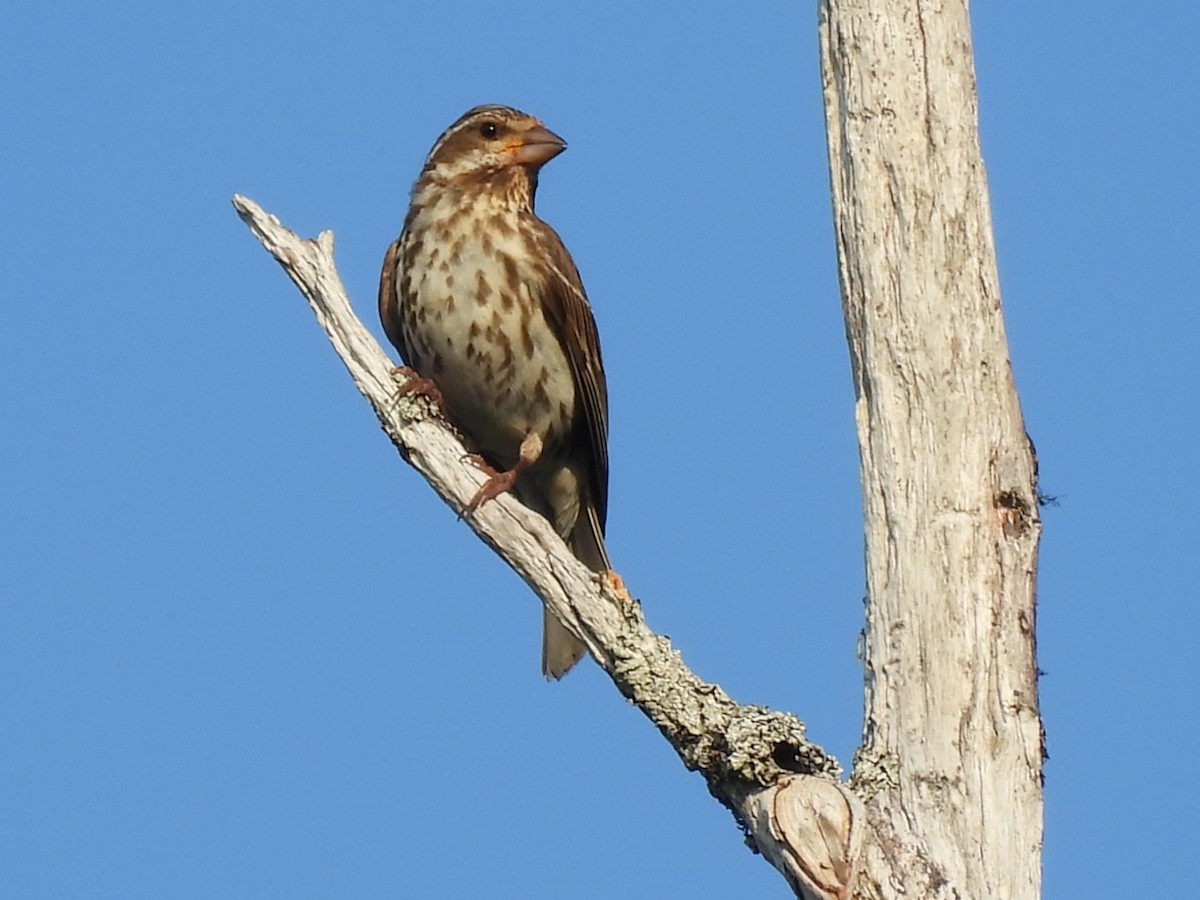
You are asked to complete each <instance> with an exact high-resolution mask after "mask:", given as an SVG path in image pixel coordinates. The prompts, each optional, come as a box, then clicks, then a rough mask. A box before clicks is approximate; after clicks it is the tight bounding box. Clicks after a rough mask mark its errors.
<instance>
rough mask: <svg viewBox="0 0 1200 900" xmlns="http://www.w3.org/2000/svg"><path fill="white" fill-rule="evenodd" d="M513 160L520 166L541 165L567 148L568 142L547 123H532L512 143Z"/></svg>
mask: <svg viewBox="0 0 1200 900" xmlns="http://www.w3.org/2000/svg"><path fill="white" fill-rule="evenodd" d="M510 149H511V151H512V155H513V162H514V163H515V164H516V165H519V166H540V165H542V164H544V163H547V162H549V161H550V160H552V159H554V157H556V156H558V154H560V153H562V152H563V151H564V150H566V149H567V142H566V141H564V140H563V139H562V138H560V137H559V136H558V135H557V134H555V133H554V132H553V131H551V130H550V129H549V128H547V127H546V126H545V125H541V124H538V125H532V126H530V127H529V128H526V129H525V130H524V131H522V132H521V133H520V134H519V135H517V136H516V138H515V139H514V140H513V142H512V145H511V148H510Z"/></svg>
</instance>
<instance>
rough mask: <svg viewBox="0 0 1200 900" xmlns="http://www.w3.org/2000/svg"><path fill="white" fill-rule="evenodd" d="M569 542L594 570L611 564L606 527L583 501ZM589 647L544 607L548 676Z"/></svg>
mask: <svg viewBox="0 0 1200 900" xmlns="http://www.w3.org/2000/svg"><path fill="white" fill-rule="evenodd" d="M567 544H568V545H569V546H570V548H571V552H572V553H574V554H575V558H576V559H578V560H579V561H580V562H581V563H583V564H584V565H585V566H587V567H588V568H589V569H591V570H592V571H593V572H606V571H608V570H609V569H611V568H612V564H611V563H610V562H609V561H608V551H607V550H606V549H605V547H604V530H603V529H602V528H601V527H600V521H599V519H598V518H597V516H596V510H595V508H594V507H593V506H592V505H591V504H590V503H586V504H584V506H583V508H582V509H581V510H580V511H579V517H578V519H576V521H575V527H574V528H572V529H571V534H570V535H569V537H568V538H567ZM585 650H587V647H586V646H584V643H583V641H581V640H579V639H578V638H577V637H575V636H574V635H573V634H571V632H569V631H567V629H566V626H564V625H563V624H562V623H561V622H560V621H558V618H557V617H556V616H555V615H554V613H552V612H550V610H548V609H547V610H545V611H544V613H543V617H542V674H543V675H545V676H546V677H547V678H552V679H555V680H557V679H559V678H562V677H563V676H564V675H566V674H567V672H569V671H570V670H571V667H572V666H574V665H575V663H577V662H579V660H580V659H581V658H582V657H583V654H584V651H585Z"/></svg>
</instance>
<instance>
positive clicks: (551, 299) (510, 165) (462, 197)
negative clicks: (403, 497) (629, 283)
mask: <svg viewBox="0 0 1200 900" xmlns="http://www.w3.org/2000/svg"><path fill="white" fill-rule="evenodd" d="M566 146H567V145H566V143H565V142H564V141H563V140H562V138H560V137H559V136H558V135H556V134H554V132H552V131H550V130H549V129H547V128H546V127H545V126H544V125H542V123H541V122H540V121H538V120H537V119H535V118H533V117H532V116H529V115H526V114H525V113H523V112H519V111H517V110H515V109H510V108H509V107H506V106H477V107H475V108H474V109H472V110H470V111H469V112H467V113H465V114H464V115H463V116H462V117H461V118H460V119H459V120H458V121H457V122H455V123H454V124H453V125H451V126H450V127H449V128H448V129H446V131H445V133H444V134H442V136H441V137H439V138H438V139H437V141H436V143H434V145H433V149H432V150H430V151H429V156H428V157H427V158H426V160H425V165H424V167H423V168H422V169H421V174H420V176H419V177H418V178H417V181H416V184H414V185H413V189H412V200H411V203H410V205H409V208H408V215H407V216H406V217H405V219H404V230H403V231H402V232H401V233H400V237H399V238H397V239H396V241H395V242H394V243H393V244H392V245H391V246H390V247H389V248H388V252H387V257H386V258H385V259H384V261H383V274H382V276H381V279H380V283H379V315H380V318H381V319H382V321H383V329H384V331H385V332H387V336H388V339H389V340H390V341H391V342H392V343H393V344H394V345H395V347H396V349H397V350H399V351H400V356H401V357H402V358H403V360H404V362H405V364H406V365H408V366H409V367H411V368H412V369H413V370H414V371H415V372H416V374H417V376H419V379H424V380H427V382H432V385H431V386H430V385H428V384H426V389H427V390H430V391H432V390H433V389H434V388H436V392H437V393H438V394H440V397H441V400H442V403H443V404H444V407H445V409H446V412H447V414H448V415H449V417H450V418H451V420H452V421H453V422H454V423H455V424H456V425H457V426H458V427H459V428H460V429H461V430H462V431H463V433H464V435H465V436H466V438H467V439H468V441H469V442H470V443H472V444H474V449H476V450H478V451H479V452H480V454H481V455H482V456H483V458H484V459H485V460H486V462H487V464H488V466H489V467H490V471H489V476H490V477H489V478H488V480H487V482H486V483H485V484H484V485H483V487H482V488H480V490H479V493H478V494H476V496H475V498H474V499H473V500H472V502H471V504H470V506H469V509H474V508H476V507H478V506H479V505H480V504H481V503H484V502H486V501H487V500H489V499H491V498H493V497H496V496H498V495H499V494H502V493H504V492H505V491H507V490H510V489H511V490H512V492H513V493H514V494H515V495H516V497H517V498H518V499H519V500H520V501H521V502H522V503H523V504H525V505H526V506H528V507H529V508H530V509H532V510H534V511H536V512H538V513H540V514H541V515H543V516H545V517H546V518H547V519H548V520H549V521H550V522H551V524H552V525H553V526H554V528H555V530H556V531H557V532H558V533H559V534H560V535H561V536H562V537H563V539H564V540H565V541H566V542H567V545H568V546H569V547H570V548H571V551H572V552H573V553H574V554H575V556H576V557H577V558H578V559H579V560H580V561H581V562H582V563H584V564H585V565H586V566H588V568H590V569H592V570H593V571H596V572H604V571H607V570H608V569H610V568H611V566H610V564H609V561H608V553H607V552H606V550H605V548H604V520H605V512H606V506H607V501H608V393H607V388H606V386H605V381H604V366H603V363H602V361H601V359H600V341H599V338H598V336H597V334H596V322H595V320H594V319H593V318H592V309H591V306H590V305H589V304H588V299H587V295H586V294H584V291H583V283H582V282H581V281H580V278H579V270H578V269H576V267H575V263H574V261H573V260H572V259H571V255H570V254H569V253H568V252H567V248H566V247H565V246H563V242H562V239H561V238H559V236H558V235H557V234H556V233H555V231H554V229H553V228H551V227H550V226H549V225H547V224H546V223H545V222H543V221H542V220H541V219H539V218H538V217H537V215H536V214H535V213H534V211H533V197H534V193H535V191H536V190H537V178H538V170H539V169H540V168H541V167H542V166H543V165H544V164H545V163H546V162H548V161H549V160H551V159H553V158H554V157H555V156H557V155H558V154H559V153H561V152H562V151H563V150H565V149H566ZM417 389H420V388H417ZM544 616H545V618H544V623H543V633H542V671H543V672H544V673H545V674H546V675H547V677H550V678H560V677H562V676H563V675H564V674H565V673H566V672H567V670H568V669H570V668H571V667H572V666H573V665H575V663H576V662H577V661H578V660H579V658H580V656H582V655H583V651H584V645H583V644H582V643H580V642H579V641H578V640H576V639H575V638H574V637H573V636H572V635H571V634H570V632H568V631H567V630H566V628H564V627H563V625H562V624H561V623H560V622H559V621H558V619H557V618H555V617H554V615H553V614H552V613H550V612H549V611H548V610H547V611H545V613H544Z"/></svg>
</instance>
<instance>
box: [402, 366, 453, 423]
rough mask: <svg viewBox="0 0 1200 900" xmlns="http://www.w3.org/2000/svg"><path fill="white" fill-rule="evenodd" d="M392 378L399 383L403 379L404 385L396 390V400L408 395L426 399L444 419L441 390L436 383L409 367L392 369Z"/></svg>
mask: <svg viewBox="0 0 1200 900" xmlns="http://www.w3.org/2000/svg"><path fill="white" fill-rule="evenodd" d="M392 378H393V379H394V380H396V381H400V379H401V378H403V379H404V383H403V384H401V385H400V386H399V387H398V388H397V389H396V399H397V400H398V399H400V398H401V397H404V396H407V395H408V394H416V395H418V396H420V397H428V398H429V399H430V400H432V401H433V403H434V405H436V406H437V408H438V409H439V410H440V411H441V413H442V415H443V417H445V414H446V402H445V400H443V399H442V390H441V388H439V387H438V386H437V382H436V381H434V380H433V379H432V378H426V377H425V376H424V375H421V374H420V373H419V372H417V370H416V369H414V368H411V367H410V366H396V368H394V369H392Z"/></svg>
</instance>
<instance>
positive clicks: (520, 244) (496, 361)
mask: <svg viewBox="0 0 1200 900" xmlns="http://www.w3.org/2000/svg"><path fill="white" fill-rule="evenodd" d="M459 218H460V219H461V220H462V221H458V222H456V221H455V220H453V219H452V220H451V222H450V223H449V224H444V225H443V227H441V228H440V229H439V228H426V229H424V230H421V229H419V228H414V229H413V230H412V231H410V232H406V233H405V235H404V237H403V238H402V248H401V249H402V262H401V265H402V267H403V269H404V271H403V272H402V273H401V277H400V279H399V283H400V297H399V298H398V299H399V302H400V307H401V315H402V322H403V327H404V329H405V340H406V342H407V345H408V348H409V352H410V355H411V356H412V357H413V358H412V359H411V360H410V361H409V362H410V365H412V366H413V368H415V369H416V370H417V371H418V372H420V373H421V374H422V375H424V376H426V377H428V378H432V379H433V380H434V381H436V382H437V384H438V386H439V388H440V389H441V391H442V395H443V397H444V398H445V400H446V405H447V407H448V411H449V413H450V414H451V416H452V417H453V418H454V420H455V422H456V423H457V424H458V425H459V427H461V428H462V429H463V430H465V431H466V432H467V433H468V435H469V436H470V437H471V438H473V439H474V440H475V441H476V442H477V443H479V444H480V449H482V450H483V451H484V452H485V453H486V454H488V455H489V456H492V457H493V458H494V459H495V460H496V461H497V462H499V463H500V464H502V465H510V464H511V463H512V462H515V460H516V457H517V449H518V446H519V445H520V442H521V440H522V439H523V438H524V437H525V436H526V435H528V434H530V433H534V432H536V433H537V434H539V435H541V436H542V437H543V439H544V440H545V441H546V442H547V443H548V444H553V443H554V442H555V441H557V440H559V439H560V438H561V436H562V435H563V434H564V433H565V431H566V430H567V428H568V427H569V425H570V422H571V420H572V418H573V415H574V410H575V386H574V379H573V376H572V373H571V369H570V365H569V363H568V361H567V358H566V355H565V353H564V352H563V349H562V346H561V344H560V343H559V339H558V336H557V335H556V334H555V333H554V331H553V329H552V328H551V327H550V324H549V322H548V321H547V318H546V315H545V312H544V308H543V302H542V298H541V296H540V293H541V290H542V285H544V284H545V282H546V279H545V276H544V275H543V273H541V272H539V271H538V268H537V256H536V254H535V253H534V252H533V250H532V247H531V243H530V241H528V240H527V239H526V238H524V237H523V236H522V233H521V230H520V227H519V223H514V222H502V223H501V224H500V225H499V227H497V226H496V223H495V222H493V223H492V227H488V228H482V227H477V226H472V224H471V221H470V217H459Z"/></svg>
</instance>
